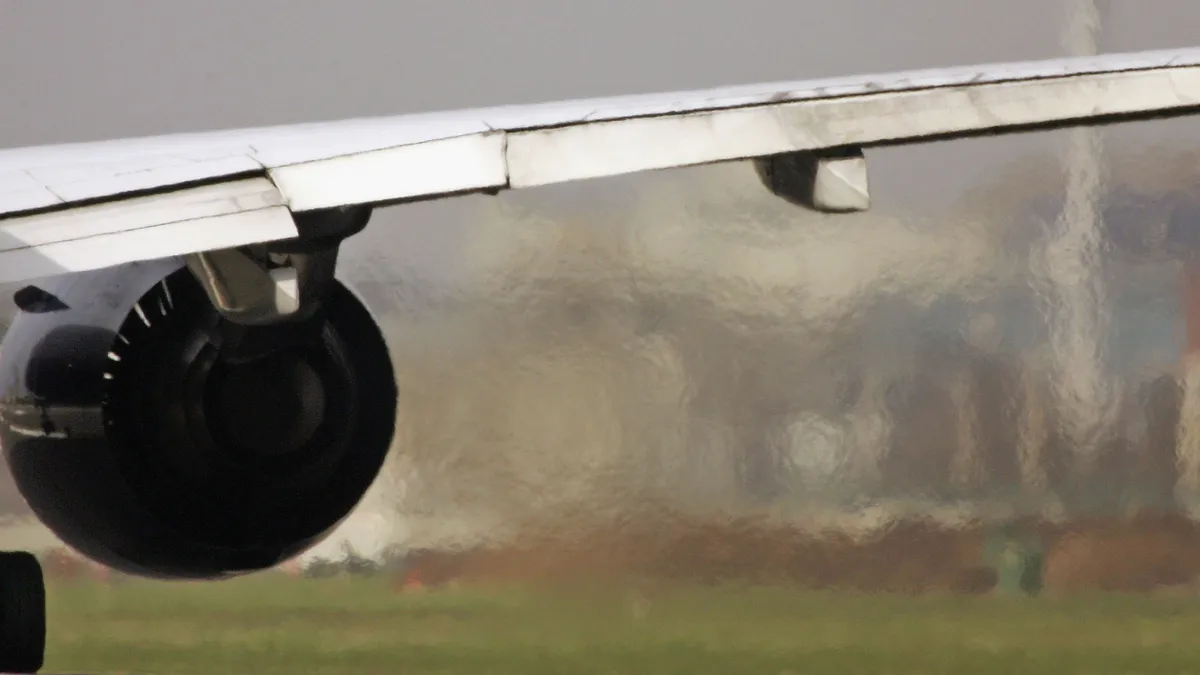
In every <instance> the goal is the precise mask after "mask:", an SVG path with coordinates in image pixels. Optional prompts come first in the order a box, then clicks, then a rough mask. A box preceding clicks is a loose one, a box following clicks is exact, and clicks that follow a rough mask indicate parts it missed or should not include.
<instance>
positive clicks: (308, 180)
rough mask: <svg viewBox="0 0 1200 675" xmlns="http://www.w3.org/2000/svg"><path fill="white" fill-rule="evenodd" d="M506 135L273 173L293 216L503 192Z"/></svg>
mask: <svg viewBox="0 0 1200 675" xmlns="http://www.w3.org/2000/svg"><path fill="white" fill-rule="evenodd" d="M504 140H505V139H504V134H502V133H488V134H474V135H471V136H460V137H458V138H448V139H445V140H440V141H429V142H428V143H420V144H417V145H402V146H399V147H395V148H386V149H383V150H376V151H374V152H365V153H360V154H356V155H347V156H342V157H335V158H333V159H326V160H320V161H315V162H305V163H303V164H293V165H290V166H284V167H280V168H278V169H272V170H271V171H269V172H268V175H269V176H270V178H271V180H272V181H274V182H275V185H277V186H278V187H279V190H280V192H281V193H282V194H283V195H284V196H285V197H286V198H287V202H288V205H289V206H290V207H291V208H292V210H293V211H310V210H314V209H324V208H330V207H334V206H346V205H351V204H381V203H387V202H393V201H400V200H404V199H412V198H418V197H425V196H428V195H440V194H452V193H455V192H465V191H478V190H499V189H500V188H503V187H505V185H506V184H507V182H508V172H507V169H506V165H505V157H504Z"/></svg>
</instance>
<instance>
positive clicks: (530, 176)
mask: <svg viewBox="0 0 1200 675" xmlns="http://www.w3.org/2000/svg"><path fill="white" fill-rule="evenodd" d="M1197 110H1200V48H1198V49H1185V50H1173V51H1159V52H1141V53H1134V54H1114V55H1105V56H1099V57H1088V58H1076V59H1059V60H1049V61H1038V62H1028V63H1020V64H999V65H989V66H978V67H966V68H953V69H938V70H925V71H914V72H905V73H895V74H890V75H880V76H860V77H852V78H839V79H829V80H815V81H805V82H787V83H774V84H761V85H751V86H743V87H732V88H723V89H710V90H703V91H693V92H675V93H667V94H652V95H643V96H629V97H614V98H602V99H590V100H579V101H566V102H559V103H548V104H540V105H529V106H507V107H500V108H490V109H479V110H462V111H454V112H447V113H423V114H415V115H402V116H396V117H388V118H375V119H360V120H346V121H341V122H330V123H319V124H306V125H292V126H279V127H266V128H260V129H242V130H233V131H217V132H205V133H198V134H186V135H173V136H160V137H148V138H141V139H127V140H118V141H105V142H99V143H81V144H67V145H56V146H42V147H32V148H18V149H11V150H3V151H0V282H6V281H19V280H24V279H30V278H36V277H40V276H50V275H54V274H61V273H64V272H71V271H80V270H83V269H94V268H97V267H104V266H107V265H112V264H120V263H122V262H132V261H135V260H144V259H152V258H155V257H162V256H164V255H180V254H184V253H191V252H197V251H200V250H212V249H215V248H229V247H234V246H242V245H247V244H253V243H262V242H267V241H274V240H278V239H286V238H289V237H293V236H295V234H296V231H295V227H294V226H292V225H290V222H289V221H290V218H289V215H290V213H297V212H303V211H311V210H316V209H324V208H331V207H339V206H350V205H385V204H390V203H397V202H402V201H406V200H414V199H430V198H438V197H444V196H450V195H456V194H464V193H472V192H494V191H499V190H504V189H515V188H524V187H531V186H538V185H547V184H553V183H559V182H565V181H572V180H581V179H586V178H598V177H603V176H613V175H618V174H625V173H633V172H639V171H648V170H657V169H666V168H672V167H681V166H690V165H698V164H707V163H712V162H721V161H728V160H737V159H745V158H756V157H766V156H777V155H783V154H785V153H820V152H822V151H825V150H829V149H845V148H851V149H855V150H859V149H861V148H864V147H871V146H877V145H887V144H899V143H918V142H927V141H930V140H936V139H940V138H947V137H963V136H972V135H984V134H995V133H1005V132H1013V131H1020V130H1025V129H1030V128H1048V127H1055V126H1068V125H1078V124H1087V123H1097V122H1103V121H1109V120H1130V119H1147V118H1154V117H1165V116H1177V115H1186V114H1193V113H1195V112H1197ZM203 204H207V206H206V207H205V206H201V205H203ZM217 204H220V206H216V205H217ZM206 208H207V211H206V210H205V209H206ZM88 251H90V254H89V253H88Z"/></svg>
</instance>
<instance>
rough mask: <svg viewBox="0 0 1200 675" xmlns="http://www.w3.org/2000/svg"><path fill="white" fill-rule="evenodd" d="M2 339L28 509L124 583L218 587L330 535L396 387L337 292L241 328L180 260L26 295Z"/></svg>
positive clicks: (374, 342) (3, 419)
mask: <svg viewBox="0 0 1200 675" xmlns="http://www.w3.org/2000/svg"><path fill="white" fill-rule="evenodd" d="M17 303H18V305H19V306H20V307H21V310H22V311H21V312H20V314H19V315H18V316H17V318H16V319H15V320H14V322H13V324H12V326H11V327H10V329H9V331H8V333H7V334H6V336H5V338H4V341H3V343H0V445H2V446H3V452H4V456H5V460H6V461H7V462H8V465H9V467H10V469H11V470H12V473H13V478H14V480H15V483H16V485H17V487H18V489H19V490H20V492H21V494H22V495H23V496H24V498H25V500H26V501H27V502H28V504H29V506H30V507H31V508H32V510H33V511H34V513H35V514H36V515H37V516H38V517H39V518H40V519H41V520H42V522H44V523H45V524H46V525H47V526H48V527H49V528H50V529H51V530H52V531H53V532H54V533H55V534H57V535H58V537H59V538H60V539H62V540H63V541H64V542H65V543H66V544H68V545H69V546H71V547H73V548H74V549H76V550H77V551H79V552H80V553H82V554H84V555H86V556H88V557H90V558H92V559H94V560H96V561H97V562H100V563H102V564H104V565H107V566H109V567H111V568H113V569H116V570H119V571H124V572H127V573H132V574H137V575H141V576H147V577H155V578H162V579H204V578H220V577H224V576H230V575H235V574H240V573H246V572H252V571H256V570H261V569H264V568H267V567H270V566H273V565H276V564H278V563H280V562H282V561H284V560H286V559H288V558H291V557H293V556H295V555H297V554H299V553H302V552H303V551H305V550H307V549H308V548H310V547H311V546H312V545H314V544H316V543H317V542H318V541H320V540H321V539H322V538H323V537H324V536H326V535H327V534H329V533H330V532H331V531H332V530H333V529H334V528H335V527H336V526H337V525H338V523H339V522H341V521H342V520H343V519H344V518H345V517H346V516H347V515H349V513H350V511H351V510H352V509H353V508H354V506H355V505H356V504H357V503H358V502H359V500H360V499H361V498H362V497H363V495H364V494H365V492H366V491H367V488H368V487H369V486H370V485H371V483H372V482H373V481H374V480H375V478H376V476H377V475H378V473H379V471H380V469H381V467H382V465H383V462H384V459H385V456H386V454H387V451H388V448H389V445H390V444H391V439H392V434H393V432H394V427H395V420H396V406H397V389H396V382H395V375H394V371H393V368H392V363H391V359H390V357H389V354H388V350H387V346H386V343H385V341H384V337H383V335H382V333H381V331H380V329H379V326H378V324H377V323H376V321H375V319H374V318H373V317H372V315H371V314H370V312H369V310H368V309H367V308H366V306H365V305H364V304H363V303H362V302H361V301H360V299H359V298H358V297H357V296H356V295H355V294H354V293H353V292H352V291H351V290H350V289H349V288H348V287H346V286H345V285H344V284H342V283H341V282H340V281H337V280H333V281H332V282H331V283H329V284H327V286H326V288H325V289H324V290H323V291H322V298H321V301H320V303H319V309H318V310H316V311H314V312H309V313H306V314H305V315H304V316H303V317H300V318H297V319H294V320H289V321H283V322H279V323H273V324H270V325H242V324H235V323H233V322H231V321H230V320H229V319H228V318H226V317H225V316H223V315H222V314H220V313H219V312H218V311H217V310H216V309H214V307H213V303H212V302H211V301H210V298H209V296H207V295H206V293H205V289H204V287H203V286H202V285H201V284H200V282H199V281H198V280H197V278H196V277H195V276H194V275H193V274H192V273H191V272H190V271H189V269H188V268H187V267H185V266H184V262H183V260H180V259H170V260H160V261H153V262H148V263H135V264H129V265H124V266H120V267H114V268H108V269H102V270H98V271H94V272H84V273H78V274H73V275H70V276H67V277H62V278H59V279H55V280H52V281H50V282H47V283H45V284H38V285H37V286H29V287H26V288H23V289H21V291H19V292H18V294H17Z"/></svg>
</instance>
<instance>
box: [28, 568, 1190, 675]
mask: <svg viewBox="0 0 1200 675" xmlns="http://www.w3.org/2000/svg"><path fill="white" fill-rule="evenodd" d="M49 593H50V612H51V614H50V643H49V645H48V655H47V664H46V672H63V673H75V672H86V673H157V674H161V675H169V674H172V673H214V674H220V675H233V674H237V673H245V674H250V673H253V674H255V675H268V674H270V673H288V674H289V675H291V674H294V673H305V674H314V675H315V674H318V673H347V674H349V673H354V674H355V675H369V674H373V673H473V674H481V673H513V674H521V675H527V674H536V673H597V674H604V675H615V674H619V673H655V674H659V673H662V674H665V673H687V674H688V675H697V674H700V673H721V674H730V673H739V674H741V673H747V674H748V673H770V674H771V675H779V674H781V673H831V674H832V673H846V674H849V673H891V674H899V673H921V674H932V673H968V672H969V673H1004V674H1006V675H1007V674H1010V673H1056V674H1065V673H1087V674H1088V675H1097V674H1100V673H1187V672H1200V599H1197V598H1195V597H1185V596H1182V595H1176V596H1163V595H1158V596H1152V595H1138V596H1134V595H1128V596H1116V595H1107V596H1091V597H1082V596H1081V597H1072V598H1038V599H1016V598H997V597H949V596H940V597H939V596H923V597H902V596H880V595H862V594H859V595H855V594H848V593H845V594H844V593H832V592H831V593H817V592H812V591H801V590H796V589H789V588H769V587H736V586H727V587H698V586H686V587H685V586H675V587H657V588H655V589H653V590H649V591H644V592H642V593H640V594H639V593H635V592H634V591H632V590H629V589H615V588H594V589H582V588H578V587H574V588H571V589H569V590H567V589H557V590H555V591H549V590H541V591H533V590H529V589H520V588H513V587H509V588H490V589H486V590H483V589H459V590H446V591H437V592H429V593H421V594H399V593H397V592H395V591H394V590H392V589H391V588H390V587H389V585H388V583H387V581H386V580H384V579H356V578H335V579H323V580H307V579H291V578H286V577H283V576H282V575H266V574H264V575H260V576H255V577H249V578H245V579H238V580H234V581H228V582H220V583H196V584H162V583H151V582H142V581H133V582H126V583H124V584H119V585H114V586H102V585H99V584H93V583H62V582H59V583H55V584H53V585H51V587H50V589H49Z"/></svg>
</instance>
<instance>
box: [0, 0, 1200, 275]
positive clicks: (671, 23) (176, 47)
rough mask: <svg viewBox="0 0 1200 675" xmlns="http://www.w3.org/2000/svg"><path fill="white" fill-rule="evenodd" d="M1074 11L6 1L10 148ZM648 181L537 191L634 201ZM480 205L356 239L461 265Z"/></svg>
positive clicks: (640, 87) (930, 2) (906, 190)
mask: <svg viewBox="0 0 1200 675" xmlns="http://www.w3.org/2000/svg"><path fill="white" fill-rule="evenodd" d="M1114 5H1115V7H1114V9H1113V15H1112V19H1111V23H1110V26H1109V33H1108V35H1107V37H1106V40H1105V49H1106V50H1108V51H1124V50H1135V49H1149V48H1166V47H1173V46H1193V45H1196V44H1200V5H1198V4H1197V3H1196V2H1195V1H1194V0H1137V1H1136V2H1134V1H1133V0H1116V1H1115V2H1114ZM1062 15H1063V10H1062V6H1061V3H1059V2H1055V1H1053V0H1003V1H992V0H904V1H903V2H900V1H897V0H837V1H834V0H825V1H823V2H821V1H817V0H810V1H808V2H800V1H792V2H785V1H783V0H736V1H734V0H727V1H725V2H718V1H716V0H692V1H690V2H683V1H682V0H604V1H603V2H589V3H583V2H577V1H573V0H507V1H505V0H490V1H488V2H484V1H483V0H426V1H425V2H414V1H411V0H408V1H406V0H339V1H338V2H316V1H315V0H308V1H297V0H206V1H205V2H182V1H180V0H105V1H104V2H83V1H80V0H75V1H73V2H72V1H67V0H37V1H36V2H35V1H33V0H0V83H2V86H3V87H4V90H3V97H2V99H0V100H3V102H4V104H3V106H0V146H16V145H28V144H38V143H53V142H62V141H76V140H92V139H101V138H110V137H119V136H129V135H144V134H154V133H164V132H176V131H191V130H200V129H213V128H222V127H239V126H252V125H266V124H280V123H290V122H303V121H314V120H325V119H336V118H341V117H351V116H362V115H384V114H394V113H401V112H410V111H423V110H436V109H446V108H457V107H465V106H480V105H494V104H504V103H521V102H536V101H542V100H553V99H560V98H568V97H581V96H600V95H606V94H625V93H638V92H651V91H657V90H665V89H681V88H693V87H704V86H713V85H722V84H742V83H748V82H755V81H763V80H781V79H797V78H805V77H816V76H830V75H838V74H854V73H861V72H881V71H891V70H897V69H908V68H919V67H932V66H941V65H956V64H964V63H972V62H988V61H1004V60H1019V59H1030V58H1043V57H1054V56H1058V55H1061V53H1062V47H1061V46H1060V45H1059V30H1060V27H1061V25H1062V21H1063V16H1062ZM1172 124H1179V123H1172ZM1039 142H1043V141H1037V140H1034V141H1030V140H1028V139H1024V140H1020V141H1012V140H1002V141H970V142H965V144H962V143H955V144H948V145H945V146H931V147H924V148H919V149H903V150H888V151H882V152H880V153H878V155H879V156H878V158H877V159H876V158H873V160H872V161H873V162H874V166H873V168H872V181H873V184H874V186H875V191H876V195H877V203H882V204H885V205H886V204H889V203H917V204H920V203H923V202H924V201H926V200H935V199H936V198H937V197H939V196H941V195H944V194H952V193H954V192H955V191H957V190H959V189H961V187H962V186H963V185H964V184H967V183H970V182H971V181H973V180H977V179H978V178H979V177H980V176H982V175H983V172H985V171H986V169H987V167H988V166H989V162H991V161H994V160H996V159H997V158H1002V157H1004V156H1006V155H1011V153H1013V152H1015V151H1017V150H1019V149H1021V148H1025V147H1035V148H1036V147H1037V143H1039ZM948 179H953V180H954V181H956V182H954V183H952V184H950V185H949V187H947V185H946V183H945V181H946V180H948ZM644 181H646V179H645V178H638V179H632V180H631V179H621V180H616V181H613V180H609V181H600V182H593V183H590V184H584V185H578V186H568V187H558V188H552V189H542V190H539V191H535V192H534V194H532V195H529V196H523V197H521V198H524V199H529V198H533V199H543V198H550V199H554V200H564V199H565V200H567V201H575V200H580V199H587V198H590V199H591V200H595V199H601V198H602V199H610V200H613V201H614V203H620V202H622V201H623V200H627V199H628V197H627V196H626V195H627V194H628V192H629V188H630V187H631V186H632V187H637V186H639V185H645V184H646V183H645V182H644ZM464 206H469V203H466V204H464V203H462V202H460V203H457V204H455V203H439V204H434V205H422V206H417V207H403V208H401V209H389V210H387V211H385V212H383V213H381V214H380V215H378V216H377V221H376V223H375V224H374V226H373V227H372V228H370V229H369V230H368V232H367V233H365V234H364V235H362V237H361V238H360V239H361V241H358V242H356V244H357V245H358V246H363V245H373V246H378V245H380V244H381V243H385V242H386V243H387V244H388V245H389V247H390V248H392V249H393V250H395V251H396V256H397V260H398V261H404V262H408V263H413V262H417V263H422V262H423V263H427V265H425V266H426V267H430V266H432V267H437V266H443V265H448V264H450V263H451V260H450V258H452V250H453V248H452V247H453V245H454V242H455V241H456V237H457V236H459V235H460V234H461V225H462V220H463V219H464V216H465V215H466V214H468V213H469V211H468V210H466V209H464ZM380 225H385V227H380Z"/></svg>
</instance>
